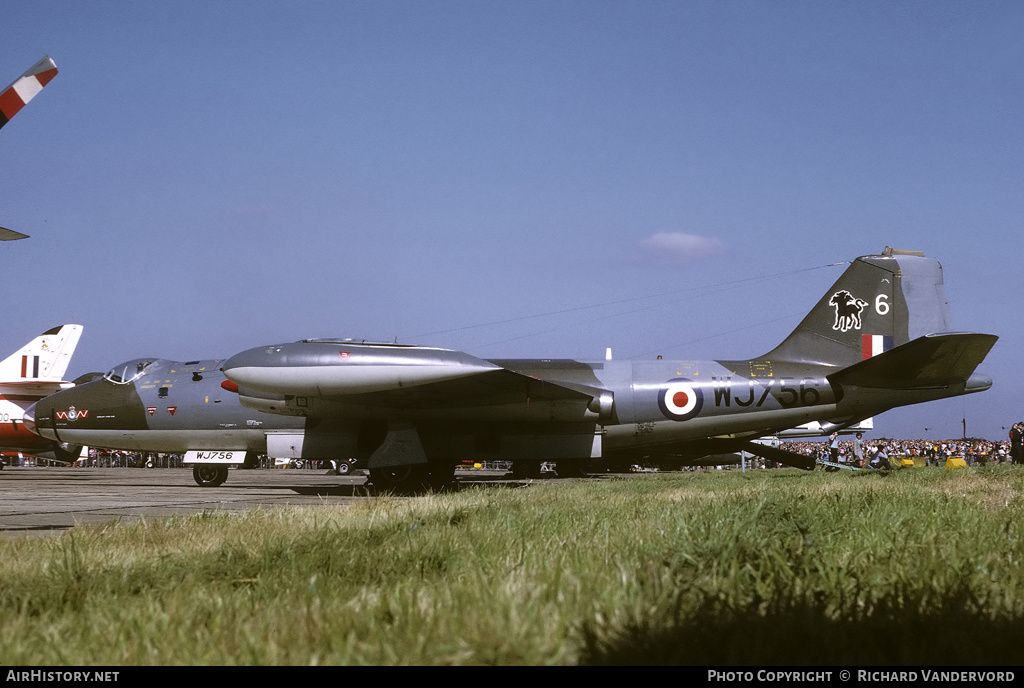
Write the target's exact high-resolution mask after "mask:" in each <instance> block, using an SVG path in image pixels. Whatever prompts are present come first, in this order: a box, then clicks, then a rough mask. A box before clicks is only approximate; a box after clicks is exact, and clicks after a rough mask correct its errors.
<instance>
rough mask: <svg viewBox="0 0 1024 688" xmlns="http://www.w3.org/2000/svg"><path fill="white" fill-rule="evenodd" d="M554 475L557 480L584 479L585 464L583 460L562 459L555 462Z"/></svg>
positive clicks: (585, 474)
mask: <svg viewBox="0 0 1024 688" xmlns="http://www.w3.org/2000/svg"><path fill="white" fill-rule="evenodd" d="M555 474H556V475H557V476H558V477H559V478H586V477H587V468H586V464H585V462H584V460H583V459H562V460H561V461H556V462H555Z"/></svg>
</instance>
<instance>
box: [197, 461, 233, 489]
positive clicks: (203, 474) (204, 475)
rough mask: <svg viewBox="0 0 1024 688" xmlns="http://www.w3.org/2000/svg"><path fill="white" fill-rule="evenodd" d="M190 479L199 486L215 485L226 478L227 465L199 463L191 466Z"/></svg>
mask: <svg viewBox="0 0 1024 688" xmlns="http://www.w3.org/2000/svg"><path fill="white" fill-rule="evenodd" d="M192 479H193V480H195V481H196V484H197V485H199V487H217V486H218V485H221V484H223V482H224V481H225V480H227V479H228V467H227V466H225V465H224V464H210V463H205V464H204V463H201V464H199V465H197V466H193V468H192Z"/></svg>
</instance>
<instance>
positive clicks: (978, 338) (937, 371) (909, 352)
mask: <svg viewBox="0 0 1024 688" xmlns="http://www.w3.org/2000/svg"><path fill="white" fill-rule="evenodd" d="M997 339H999V337H997V336H995V335H992V334H977V333H973V332H949V333H945V334H930V335H926V336H924V337H918V338H917V339H915V340H913V341H911V342H908V343H907V344H904V345H902V346H898V347H896V348H894V349H891V350H890V351H886V352H884V353H880V354H878V355H877V356H873V357H871V358H869V359H867V360H864V361H861V362H860V363H856V364H854V365H852V366H849V367H848V368H844V369H842V370H840V371H839V372H837V373H833V374H832V375H829V376H828V379H829V382H831V383H832V384H833V385H840V386H843V387H846V386H855V387H862V388H874V389H892V390H914V389H935V388H942V387H949V386H959V385H964V386H965V387H966V389H965V391H967V392H980V391H982V390H984V389H988V387H989V386H991V382H989V383H988V384H983V383H982V382H981V378H980V377H979V376H974V369H975V368H977V367H978V364H980V363H981V362H982V361H983V360H984V359H985V356H987V355H988V352H989V351H990V350H991V349H992V347H993V346H994V345H995V343H996V340H997ZM969 381H970V382H971V384H968V382H969Z"/></svg>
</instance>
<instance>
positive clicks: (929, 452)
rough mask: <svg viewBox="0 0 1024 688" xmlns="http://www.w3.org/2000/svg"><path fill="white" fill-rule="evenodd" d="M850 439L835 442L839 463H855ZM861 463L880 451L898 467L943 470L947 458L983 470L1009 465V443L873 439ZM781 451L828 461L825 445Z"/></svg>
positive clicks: (798, 444)
mask: <svg viewBox="0 0 1024 688" xmlns="http://www.w3.org/2000/svg"><path fill="white" fill-rule="evenodd" d="M853 443H854V440H853V438H852V437H849V438H845V439H841V440H840V441H839V462H840V463H846V464H854V463H857V464H858V465H860V462H859V461H856V460H855V457H854V451H853ZM863 443H864V452H863V453H864V457H865V460H867V459H870V457H871V456H872V455H873V454H874V453H875V450H876V449H881V450H882V451H883V452H884V453H885V454H886V455H887V456H888V457H889V463H891V464H892V465H893V466H899V465H900V463H901V461H902V460H903V459H905V458H906V459H911V460H913V461H914V463H915V464H917V465H922V464H923V465H925V466H944V465H946V460H947V459H950V458H962V459H963V460H964V461H965V462H966V463H967V465H968V466H978V465H981V466H984V465H988V464H1001V463H1011V455H1010V449H1011V445H1010V441H1009V439H1007V440H1005V441H1001V442H993V441H991V440H981V439H966V440H965V439H959V440H898V439H885V438H882V439H875V440H869V439H865V440H863ZM783 448H784V449H787V450H789V451H794V452H797V453H800V454H804V455H806V456H814V457H815V458H817V459H823V460H825V461H828V460H829V443H828V441H827V440H826V441H820V440H819V441H814V440H807V441H790V442H786V443H785V444H784V445H783Z"/></svg>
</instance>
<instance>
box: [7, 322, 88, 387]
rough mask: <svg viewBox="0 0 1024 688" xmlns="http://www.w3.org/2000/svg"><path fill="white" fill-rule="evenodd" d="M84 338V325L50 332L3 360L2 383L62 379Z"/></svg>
mask: <svg viewBox="0 0 1024 688" xmlns="http://www.w3.org/2000/svg"><path fill="white" fill-rule="evenodd" d="M81 336H82V326H81V325H62V326H61V327H55V328H53V329H52V330H47V331H46V332H44V333H43V334H41V335H39V336H38V337H36V338H35V339H33V340H32V341H31V342H29V343H28V344H26V345H25V346H24V347H22V348H21V349H20V350H19V351H17V352H16V353H14V354H11V355H10V356H8V357H7V358H5V359H4V360H3V361H0V384H4V383H22V382H36V381H48V382H50V381H58V380H61V379H62V378H63V377H64V374H65V373H66V372H67V369H68V364H69V363H70V362H71V355H72V354H73V353H74V351H75V347H77V346H78V340H79V338H80V337H81Z"/></svg>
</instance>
